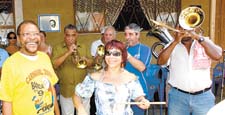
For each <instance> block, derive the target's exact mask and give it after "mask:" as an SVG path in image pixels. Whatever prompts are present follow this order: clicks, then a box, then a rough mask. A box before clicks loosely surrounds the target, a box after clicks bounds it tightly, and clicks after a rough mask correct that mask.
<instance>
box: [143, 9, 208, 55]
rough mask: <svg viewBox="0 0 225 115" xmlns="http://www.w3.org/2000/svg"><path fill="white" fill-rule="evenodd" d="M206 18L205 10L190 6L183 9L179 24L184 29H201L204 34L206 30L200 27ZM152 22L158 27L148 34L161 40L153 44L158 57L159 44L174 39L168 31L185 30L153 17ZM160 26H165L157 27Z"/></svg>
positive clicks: (181, 31) (153, 49) (161, 44)
mask: <svg viewBox="0 0 225 115" xmlns="http://www.w3.org/2000/svg"><path fill="white" fill-rule="evenodd" d="M204 18H205V13H204V11H203V10H202V9H201V8H199V7H188V8H185V9H184V10H182V11H181V13H180V15H179V19H178V21H179V25H180V26H181V27H182V28H183V29H184V30H187V31H189V30H194V29H195V32H196V31H197V29H196V28H198V29H199V32H196V33H199V34H202V33H203V32H204V31H203V30H202V29H201V28H200V25H201V24H202V23H203V21H204ZM150 21H151V22H152V23H154V24H155V25H156V27H155V28H154V26H153V29H151V30H150V31H149V32H148V33H147V36H151V35H153V36H155V37H156V38H158V39H159V40H160V42H156V43H154V44H153V45H152V53H153V56H154V57H155V58H156V59H157V58H158V53H157V52H156V49H157V47H158V46H163V47H164V46H165V45H166V44H168V43H170V41H172V40H173V37H172V36H171V34H170V33H169V32H168V30H171V31H174V32H178V33H184V31H183V30H178V29H175V28H173V27H170V26H168V25H166V24H164V23H161V22H157V21H155V20H153V19H150ZM158 26H161V27H164V28H157V27H158Z"/></svg>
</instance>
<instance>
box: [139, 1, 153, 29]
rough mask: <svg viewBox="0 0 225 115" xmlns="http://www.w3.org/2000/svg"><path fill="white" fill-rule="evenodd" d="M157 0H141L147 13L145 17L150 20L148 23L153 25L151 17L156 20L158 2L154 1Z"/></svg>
mask: <svg viewBox="0 0 225 115" xmlns="http://www.w3.org/2000/svg"><path fill="white" fill-rule="evenodd" d="M154 1H155V0H139V2H140V5H141V8H142V10H143V13H144V14H145V17H146V18H147V20H148V23H149V24H150V25H152V22H151V21H150V19H153V20H155V17H156V16H155V12H156V8H155V7H156V6H155V5H156V4H155V2H154Z"/></svg>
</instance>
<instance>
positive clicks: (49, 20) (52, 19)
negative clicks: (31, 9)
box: [38, 14, 60, 32]
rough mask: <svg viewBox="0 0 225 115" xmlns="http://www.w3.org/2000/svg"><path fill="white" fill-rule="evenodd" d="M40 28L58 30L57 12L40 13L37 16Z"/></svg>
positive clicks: (47, 30)
mask: <svg viewBox="0 0 225 115" xmlns="http://www.w3.org/2000/svg"><path fill="white" fill-rule="evenodd" d="M38 25H39V28H40V30H42V31H45V32H60V16H59V15H58V14H41V15H39V16H38Z"/></svg>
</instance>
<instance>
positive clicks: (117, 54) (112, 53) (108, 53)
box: [105, 51, 121, 56]
mask: <svg viewBox="0 0 225 115" xmlns="http://www.w3.org/2000/svg"><path fill="white" fill-rule="evenodd" d="M110 55H113V56H121V52H119V51H106V52H105V56H110Z"/></svg>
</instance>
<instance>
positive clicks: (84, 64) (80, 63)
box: [72, 49, 87, 69]
mask: <svg viewBox="0 0 225 115" xmlns="http://www.w3.org/2000/svg"><path fill="white" fill-rule="evenodd" d="M72 55H73V61H74V63H75V64H76V67H77V68H80V69H84V68H86V67H87V61H86V60H85V59H83V58H81V57H80V54H79V52H78V50H77V49H75V50H74V52H73V54H72Z"/></svg>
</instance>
